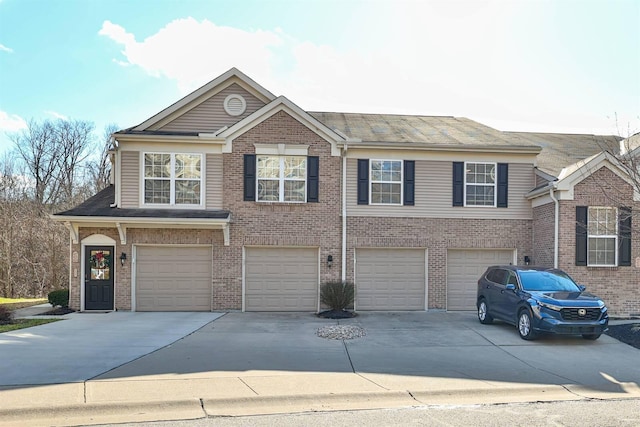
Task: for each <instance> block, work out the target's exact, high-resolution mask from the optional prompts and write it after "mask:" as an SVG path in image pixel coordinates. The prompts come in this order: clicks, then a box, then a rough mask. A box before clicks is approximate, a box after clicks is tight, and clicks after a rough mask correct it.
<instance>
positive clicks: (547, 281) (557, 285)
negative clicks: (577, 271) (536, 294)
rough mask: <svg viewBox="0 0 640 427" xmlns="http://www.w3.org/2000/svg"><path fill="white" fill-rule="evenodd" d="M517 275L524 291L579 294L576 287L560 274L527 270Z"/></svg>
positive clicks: (569, 279)
mask: <svg viewBox="0 0 640 427" xmlns="http://www.w3.org/2000/svg"><path fill="white" fill-rule="evenodd" d="M518 273H519V275H520V281H521V283H522V288H523V289H524V290H525V291H543V292H557V291H561V292H562V291H564V292H580V288H578V285H576V284H575V282H574V281H573V280H571V278H570V277H569V276H567V275H566V274H564V273H562V272H558V271H539V270H527V271H520V272H518Z"/></svg>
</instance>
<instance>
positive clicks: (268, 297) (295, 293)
mask: <svg viewBox="0 0 640 427" xmlns="http://www.w3.org/2000/svg"><path fill="white" fill-rule="evenodd" d="M245 256H246V259H245V310H246V311H316V310H317V309H318V249H317V248H280V247H269V248H246V250H245Z"/></svg>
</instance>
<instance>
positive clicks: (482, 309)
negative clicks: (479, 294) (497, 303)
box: [478, 298, 493, 325]
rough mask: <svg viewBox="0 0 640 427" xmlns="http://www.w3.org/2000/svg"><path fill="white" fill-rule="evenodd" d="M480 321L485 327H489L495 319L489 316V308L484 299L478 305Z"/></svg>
mask: <svg viewBox="0 0 640 427" xmlns="http://www.w3.org/2000/svg"><path fill="white" fill-rule="evenodd" d="M478 320H479V321H480V323H482V324H483V325H488V324H490V323H492V322H493V317H491V315H490V314H489V306H488V305H487V301H486V300H485V299H484V298H482V299H481V300H480V302H479V303H478Z"/></svg>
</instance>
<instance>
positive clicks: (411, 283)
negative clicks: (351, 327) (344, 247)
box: [356, 249, 426, 310]
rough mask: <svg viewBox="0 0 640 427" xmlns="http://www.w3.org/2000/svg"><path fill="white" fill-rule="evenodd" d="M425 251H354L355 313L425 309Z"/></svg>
mask: <svg viewBox="0 0 640 427" xmlns="http://www.w3.org/2000/svg"><path fill="white" fill-rule="evenodd" d="M425 279H426V271H425V251H424V249H356V287H357V289H356V308H357V309H358V310H424V308H425V304H424V298H425V283H426V280H425Z"/></svg>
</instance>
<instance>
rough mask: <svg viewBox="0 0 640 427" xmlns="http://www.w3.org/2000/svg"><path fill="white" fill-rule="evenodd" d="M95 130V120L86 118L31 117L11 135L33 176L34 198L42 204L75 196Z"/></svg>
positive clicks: (29, 176) (26, 172)
mask: <svg viewBox="0 0 640 427" xmlns="http://www.w3.org/2000/svg"><path fill="white" fill-rule="evenodd" d="M93 129H94V126H93V124H92V123H91V122H87V121H83V120H57V121H54V122H52V121H49V120H45V121H43V122H42V123H39V122H36V121H34V120H31V121H30V122H29V124H28V126H27V128H26V129H24V130H23V131H21V132H20V133H17V134H13V135H10V138H11V139H12V140H13V142H14V145H15V148H16V151H17V153H18V155H19V157H20V160H21V161H22V163H23V165H24V167H25V175H26V176H28V178H30V179H33V188H34V197H33V198H34V200H35V202H37V203H38V204H39V205H40V206H42V207H45V206H55V205H57V204H59V203H64V202H70V201H72V200H73V199H74V196H75V190H76V188H77V187H78V186H79V185H80V182H79V175H81V170H80V169H81V167H82V162H83V161H84V160H85V159H86V157H87V151H88V149H89V147H90V145H91V143H92V141H93V135H92V133H93Z"/></svg>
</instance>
